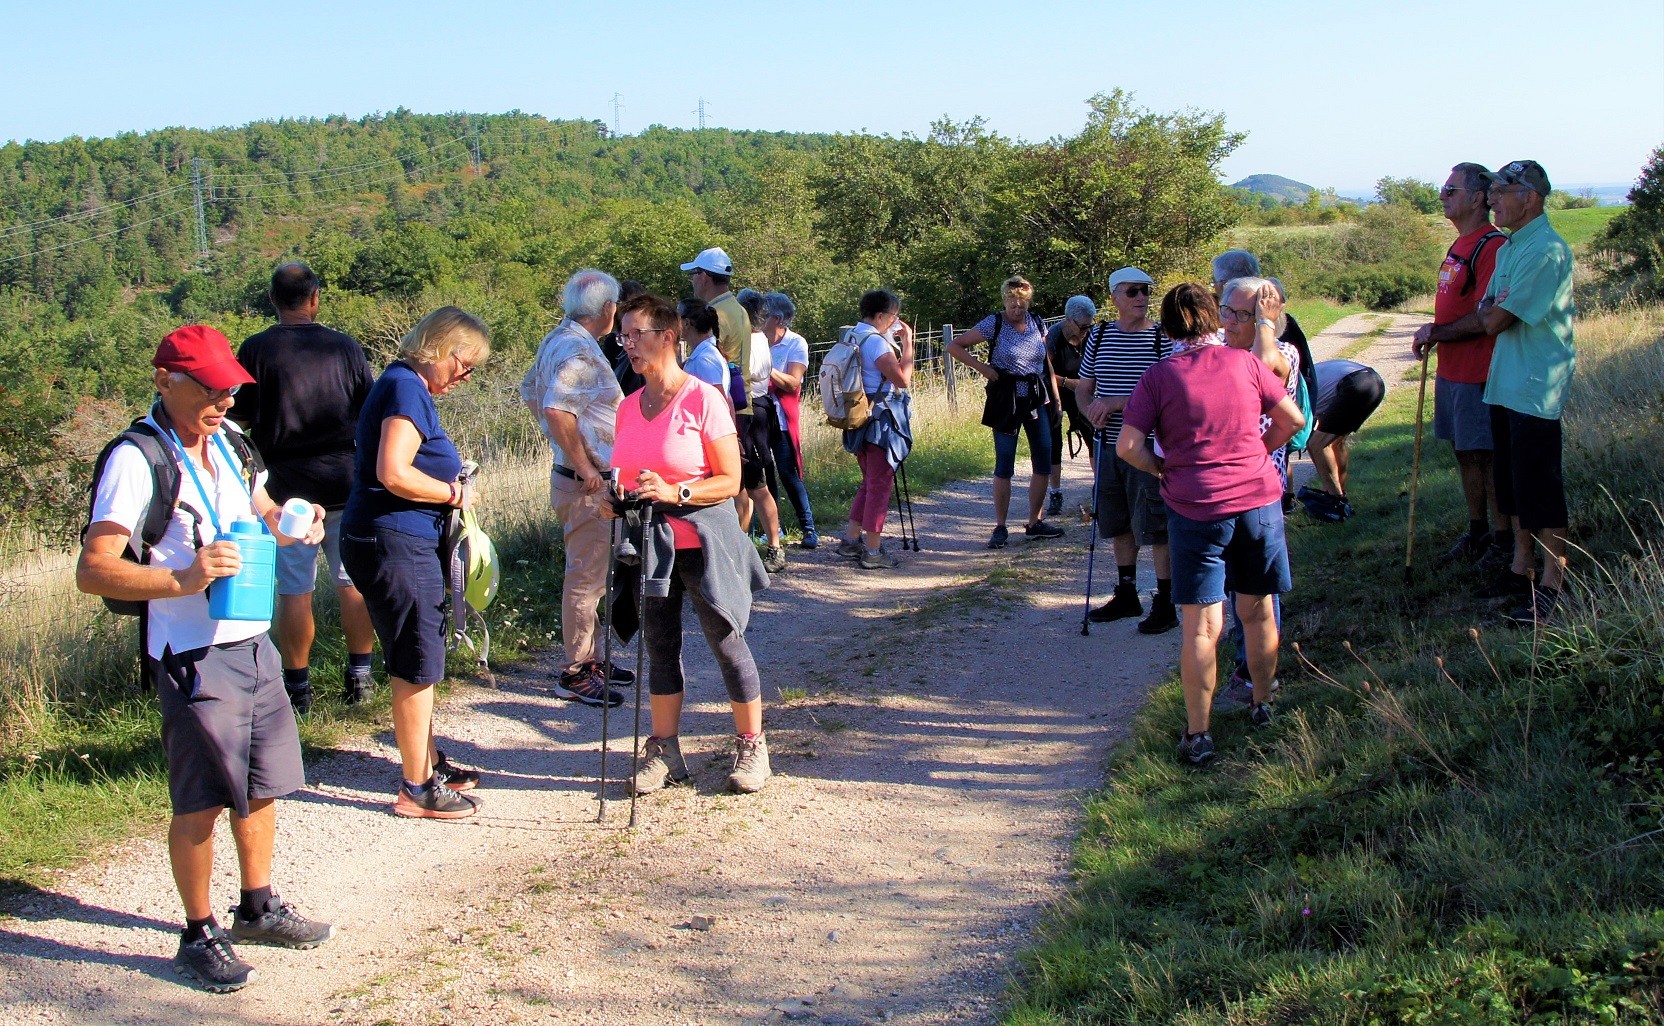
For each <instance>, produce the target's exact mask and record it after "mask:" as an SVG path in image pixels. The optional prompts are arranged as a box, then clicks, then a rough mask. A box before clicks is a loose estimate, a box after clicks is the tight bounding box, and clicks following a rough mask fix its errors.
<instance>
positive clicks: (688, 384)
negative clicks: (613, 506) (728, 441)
mask: <svg viewBox="0 0 1664 1026" xmlns="http://www.w3.org/2000/svg"><path fill="white" fill-rule="evenodd" d="M646 391H647V390H646V389H645V388H638V389H636V390H635V391H634V392H631V393H630V394H629V395H627V396H625V397H624V401H623V402H621V403H619V404H618V420H617V431H616V440H615V441H614V442H613V447H612V463H613V466H615V467H617V468H618V484H619V487H620V488H623V489H626V490H628V489H631V488H634V487H635V484H636V478H637V477H639V476H640V474H641V472H642V471H643V470H651V471H653V472H654V473H656V474H658V475H659V476H660V477H662V478H664V479H665V480H666V481H668V482H670V483H671V484H673V485H679V484H683V483H684V482H685V483H688V484H691V483H693V482H694V481H702V480H704V479H705V478H707V477H710V476H711V474H712V473H713V472H714V471H715V468H714V467H712V466H711V461H710V459H709V457H708V456H707V455H706V453H705V443H706V442H714V441H716V440H717V439H718V438H726V437H728V436H729V435H732V434H734V433H735V430H734V415H733V414H732V413H731V412H729V410H728V398H727V396H725V395H723V394H722V393H721V392H718V391H717V390H716V389H715V388H713V387H712V386H710V385H707V384H706V383H705V382H703V381H700V380H699V379H698V378H696V377H694V376H693V375H692V374H689V375H688V378H687V380H686V381H684V382H683V383H682V387H681V388H680V389H678V390H677V392H676V396H675V398H673V399H671V400H670V405H669V406H666V407H665V408H664V409H663V410H661V411H659V414H658V416H656V417H654V418H653V419H652V420H648V419H647V418H646V417H643V416H642V415H641V397H642V395H644V394H645V393H646ZM670 529H671V530H672V531H673V532H674V533H675V535H676V547H677V548H679V549H697V548H698V547H699V532H697V531H695V530H694V529H693V525H692V524H689V523H687V522H686V521H684V520H682V519H680V518H678V517H671V518H670Z"/></svg>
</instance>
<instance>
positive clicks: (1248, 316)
mask: <svg viewBox="0 0 1664 1026" xmlns="http://www.w3.org/2000/svg"><path fill="white" fill-rule="evenodd" d="M1219 312H1220V313H1221V314H1224V316H1225V320H1228V321H1235V322H1236V323H1238V324H1242V323H1244V322H1245V321H1251V320H1253V319H1254V311H1253V310H1238V309H1237V308H1236V307H1234V306H1225V305H1223V304H1221V305H1220V307H1219Z"/></svg>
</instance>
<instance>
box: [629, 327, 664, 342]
mask: <svg viewBox="0 0 1664 1026" xmlns="http://www.w3.org/2000/svg"><path fill="white" fill-rule="evenodd" d="M669 330H670V329H669V328H637V329H635V330H634V331H620V332H619V333H618V341H619V344H620V345H626V346H639V345H641V340H642V338H643V337H644V336H646V335H661V334H663V333H665V332H667V331H669Z"/></svg>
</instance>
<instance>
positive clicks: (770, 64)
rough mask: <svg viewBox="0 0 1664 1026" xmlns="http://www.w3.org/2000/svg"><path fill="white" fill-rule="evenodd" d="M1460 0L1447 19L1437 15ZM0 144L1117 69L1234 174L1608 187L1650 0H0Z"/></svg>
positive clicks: (958, 98)
mask: <svg viewBox="0 0 1664 1026" xmlns="http://www.w3.org/2000/svg"><path fill="white" fill-rule="evenodd" d="M1458 7H1460V8H1461V9H1459V10H1458V9H1456V8H1458ZM0 12H3V13H4V22H3V23H4V24H5V25H6V32H5V34H4V36H3V37H0V88H3V91H4V95H5V97H6V102H5V103H3V104H0V140H5V139H15V140H22V139H60V138H63V137H65V136H69V135H82V136H107V135H112V134H115V133H118V132H123V131H133V130H144V129H149V128H157V127H162V126H167V125H190V126H197V127H210V126H216V125H235V124H242V123H245V122H248V121H252V120H259V119H269V118H278V117H297V116H324V115H328V114H347V115H349V116H353V117H357V116H361V115H363V114H367V113H372V112H375V111H382V110H391V109H393V108H395V107H399V106H404V107H408V108H410V109H412V110H416V111H420V112H424V113H439V112H445V111H463V110H466V111H475V112H487V113H497V112H502V111H507V110H512V109H519V110H523V111H528V112H532V113H537V114H543V115H546V116H549V117H583V118H601V119H604V120H606V121H608V122H609V123H610V122H611V121H612V116H613V115H612V109H611V106H610V102H611V99H612V97H613V94H614V93H615V92H617V93H620V94H622V102H623V104H624V109H623V112H622V118H621V122H622V127H623V130H624V131H625V132H634V131H639V130H641V129H642V128H643V127H645V126H647V125H649V124H655V123H657V124H664V125H670V126H679V127H693V126H694V124H695V123H696V115H695V114H694V109H695V107H696V105H697V104H698V101H699V99H700V97H703V98H704V99H705V101H706V104H707V107H708V123H709V124H712V125H718V126H724V127H729V128H748V129H763V130H787V131H792V130H804V131H861V130H865V131H870V132H875V133H890V134H901V133H903V132H912V133H915V134H919V133H923V132H925V131H927V130H928V128H929V125H930V122H931V121H932V120H933V119H935V118H938V117H941V116H944V115H946V116H949V117H952V118H954V119H957V120H963V119H966V118H970V117H972V116H976V115H981V116H983V117H985V118H986V119H987V120H988V123H989V125H990V127H992V128H993V129H995V130H996V131H999V132H1001V133H1003V134H1006V135H1010V136H1014V137H1018V138H1022V139H1028V140H1040V139H1045V138H1048V137H1051V136H1054V135H1067V134H1072V133H1074V132H1075V131H1078V130H1079V128H1080V126H1081V124H1082V122H1083V120H1084V118H1085V107H1084V106H1083V104H1082V101H1083V100H1085V98H1086V97H1088V96H1090V95H1092V94H1093V93H1096V92H1101V91H1107V90H1109V89H1111V88H1115V87H1121V88H1124V89H1127V90H1130V91H1132V92H1133V93H1134V94H1135V97H1136V99H1137V101H1138V102H1139V103H1141V104H1142V105H1144V106H1146V107H1149V108H1152V109H1155V110H1163V111H1166V110H1178V109H1183V108H1197V109H1201V110H1208V111H1217V112H1220V113H1223V114H1224V115H1225V117H1226V121H1227V124H1229V125H1230V126H1231V127H1232V128H1234V129H1237V130H1239V131H1245V132H1247V133H1249V137H1248V140H1247V141H1246V142H1245V143H1244V144H1243V146H1242V147H1241V148H1240V149H1239V150H1238V151H1237V152H1236V153H1235V154H1233V155H1232V156H1231V157H1230V158H1229V160H1228V161H1227V162H1226V165H1225V168H1224V172H1225V177H1226V178H1227V179H1228V180H1234V179H1236V178H1239V177H1242V176H1244V175H1247V174H1252V173H1255V172H1269V173H1275V174H1282V175H1287V176H1288V177H1291V178H1295V179H1298V180H1301V181H1304V182H1308V183H1311V184H1314V185H1319V186H1332V187H1336V188H1339V189H1340V190H1341V191H1342V192H1361V193H1367V192H1369V191H1370V189H1371V187H1372V185H1373V183H1374V182H1375V181H1376V179H1378V178H1379V177H1381V176H1382V175H1393V176H1398V177H1402V176H1414V177H1418V178H1426V179H1440V178H1442V177H1443V175H1444V174H1445V173H1446V171H1447V170H1448V169H1449V167H1450V165H1451V164H1453V163H1455V162H1457V161H1460V160H1477V161H1480V162H1482V163H1485V164H1488V165H1490V166H1492V167H1495V166H1497V165H1499V164H1502V163H1505V162H1506V161H1508V160H1512V159H1516V158H1523V157H1531V158H1535V159H1537V160H1539V161H1541V162H1542V164H1543V165H1544V166H1545V167H1546V168H1547V169H1548V171H1549V174H1550V176H1551V177H1552V178H1553V179H1554V180H1555V182H1556V184H1562V183H1564V184H1568V185H1571V184H1586V183H1594V182H1622V181H1629V180H1632V179H1633V178H1634V177H1635V175H1636V174H1637V172H1638V171H1639V169H1640V167H1641V165H1642V164H1643V163H1644V162H1645V160H1646V159H1647V156H1648V154H1649V153H1650V152H1651V150H1652V149H1653V148H1654V147H1656V146H1658V145H1660V144H1664V2H1661V0H1592V2H1585V3H1580V4H1575V5H1571V4H1563V3H1562V4H1552V5H1551V4H1547V3H1538V2H1535V0H1526V2H1517V3H1512V4H1508V5H1495V4H1484V3H1470V4H1458V3H1455V2H1446V3H1434V2H1422V0H1410V2H1403V3H1387V4H1381V3H1373V4H1362V3H1345V4H1325V3H1322V2H1313V0H1308V2H1304V3H1285V2H1281V0H1277V2H1269V3H1259V4H1254V3H1220V2H1207V0H1176V2H1169V3H1165V4H1129V3H1120V2H1115V3H1108V2H1098V3H1088V2H1056V3H1047V2H1032V3H988V2H983V0H957V2H952V3H946V2H935V0H931V2H917V3H912V2H906V0H890V2H887V3H876V2H868V0H853V2H843V3H821V2H800V3H790V2H787V3H778V2H775V3H754V2H736V3H728V4H723V3H720V2H706V3H700V4H691V3H657V2H651V3H650V2H629V0H622V2H616V3H612V4H601V3H588V4H570V3H558V2H549V3H530V2H524V3H511V2H493V0H476V2H473V3H467V4H458V3H448V4H446V3H433V2H425V0H405V2H402V3H384V2H380V0H362V2H352V0H347V2H340V0H337V2H335V3H328V4H325V3H313V2H310V0H288V2H282V0H279V2H277V3H259V4H255V3H247V2H244V0H220V2H218V3H212V4H210V3H198V2H192V0H174V2H167V3H162V2H154V0H131V2H127V3H121V4H116V3H93V2H77V0H58V2H57V3H51V4H47V3H40V2H38V0H31V2H28V3H24V2H21V0H0Z"/></svg>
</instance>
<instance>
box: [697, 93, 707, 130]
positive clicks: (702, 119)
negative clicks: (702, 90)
mask: <svg viewBox="0 0 1664 1026" xmlns="http://www.w3.org/2000/svg"><path fill="white" fill-rule="evenodd" d="M705 106H706V104H705V98H704V97H703V96H701V97H700V98H699V109H698V110H696V111H694V113H695V114H698V115H699V127H700V128H704V127H705Z"/></svg>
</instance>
